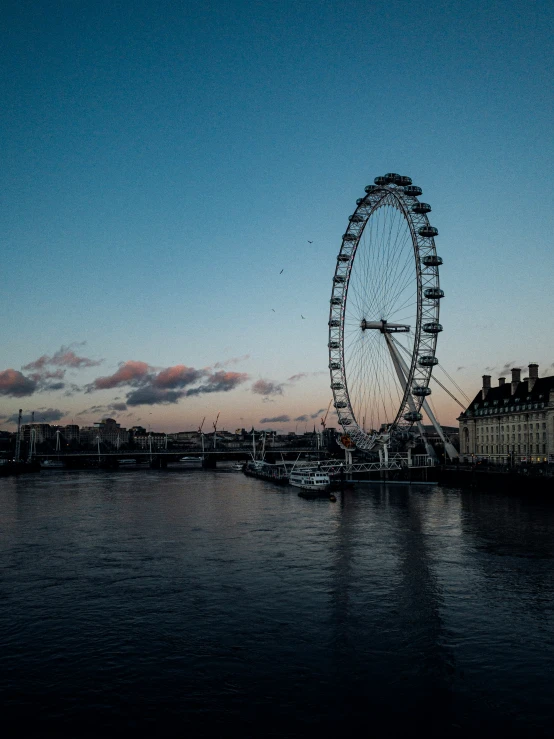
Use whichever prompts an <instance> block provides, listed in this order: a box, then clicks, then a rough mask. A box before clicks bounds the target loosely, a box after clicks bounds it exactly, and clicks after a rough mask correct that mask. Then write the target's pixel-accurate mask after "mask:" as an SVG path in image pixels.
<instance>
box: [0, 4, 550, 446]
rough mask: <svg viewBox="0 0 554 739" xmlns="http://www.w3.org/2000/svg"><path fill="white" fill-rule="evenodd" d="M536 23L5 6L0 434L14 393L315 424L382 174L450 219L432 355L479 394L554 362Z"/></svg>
mask: <svg viewBox="0 0 554 739" xmlns="http://www.w3.org/2000/svg"><path fill="white" fill-rule="evenodd" d="M553 21H554V6H552V4H551V3H549V2H543V1H542V0H537V1H536V2H532V3H522V2H520V1H519V2H514V1H512V0H505V2H502V3H499V2H490V1H488V0H479V1H476V0H465V1H464V2H457V1H456V0H450V1H448V2H439V1H437V0H430V1H429V2H426V3H405V2H400V1H399V0H397V1H395V0H388V1H387V2H383V1H382V0H374V1H373V2H371V3H367V2H358V1H357V0H350V1H346V0H345V1H340V0H337V1H334V2H331V1H329V0H327V1H325V2H324V1H321V0H311V1H310V2H303V1H302V0H296V1H295V2H288V1H287V0H280V1H279V2H273V1H272V0H264V2H258V1H255V0H243V1H240V0H234V1H233V0H230V1H229V2H227V3H225V4H222V3H219V2H218V3H215V2H212V1H211V0H202V2H196V1H195V0H189V1H188V2H186V3H176V2H164V0H158V1H157V2H151V1H145V0H133V1H132V2H131V1H130V0H121V1H120V2H118V3H113V2H105V1H104V0H94V2H93V1H92V0H81V1H78V0H74V1H69V0H67V2H55V1H51V2H45V1H44V0H41V2H36V1H33V0H28V1H26V0H18V2H11V1H9V0H8V2H6V3H5V5H4V6H3V23H2V28H1V30H0V35H1V37H2V38H1V41H2V43H1V51H0V56H1V62H2V64H1V66H2V70H3V73H2V77H1V82H0V84H1V96H2V101H3V105H2V109H1V111H0V125H1V131H2V141H3V147H2V150H1V154H0V156H1V157H2V162H1V164H2V166H1V167H0V178H1V183H0V184H1V192H2V199H3V207H2V209H1V212H0V219H1V232H2V241H1V245H0V259H1V262H0V263H1V266H2V270H1V275H2V290H1V293H0V311H1V316H2V321H1V325H0V429H4V430H14V428H15V426H14V414H16V413H17V409H18V408H22V409H23V411H24V413H25V414H29V413H30V412H31V411H35V420H46V421H49V422H57V423H62V424H64V423H71V422H75V423H79V425H88V424H91V423H93V422H94V421H98V420H100V418H102V417H104V416H110V417H113V418H116V419H117V420H118V422H120V423H121V424H122V426H125V427H130V426H132V425H135V424H140V425H143V426H145V427H148V428H151V429H152V430H158V431H179V430H189V429H195V428H197V427H198V426H199V425H200V423H201V422H202V419H203V418H204V417H206V422H205V425H206V427H209V428H210V430H211V424H212V422H213V421H214V420H215V417H216V415H217V413H218V412H219V413H220V420H219V427H220V428H225V429H227V430H234V429H235V428H237V427H242V426H244V427H250V426H251V425H254V426H256V427H257V428H260V427H261V428H273V429H278V430H281V431H295V430H297V431H298V433H301V432H303V431H304V430H305V429H311V428H313V425H314V423H315V424H318V420H319V418H320V417H321V416H322V415H324V411H325V409H326V408H327V405H328V403H329V400H330V398H331V391H330V388H329V375H328V369H327V365H328V349H327V341H328V327H327V321H328V311H329V298H330V294H331V281H332V277H333V274H334V269H335V263H336V255H337V253H338V251H339V248H340V244H341V235H342V234H343V233H344V231H345V229H346V225H347V223H348V215H349V214H350V213H352V212H353V210H354V209H355V201H356V199H357V198H359V197H361V196H362V195H363V194H364V187H365V186H366V185H367V184H370V183H371V182H373V179H374V177H375V176H377V175H382V174H384V173H385V172H391V171H392V172H399V173H400V174H403V175H408V176H410V177H411V178H412V179H413V182H414V184H417V185H419V186H420V187H421V188H422V189H423V196H422V199H423V200H424V201H425V202H428V203H430V204H431V205H432V208H433V210H432V213H431V214H430V220H431V223H432V224H433V225H434V226H436V227H437V228H438V229H439V236H438V237H437V239H436V245H437V251H438V253H439V254H440V255H441V256H442V258H443V259H444V266H443V268H442V269H441V286H442V288H443V289H444V291H445V294H446V297H445V298H444V300H443V301H442V303H441V323H442V324H443V326H444V331H443V333H442V334H441V335H440V336H439V341H438V346H437V356H438V357H439V360H440V362H441V365H442V366H443V367H444V368H445V369H446V370H447V372H448V373H449V374H450V375H451V376H452V377H453V378H454V379H455V381H456V383H457V384H458V385H459V386H460V387H461V388H462V389H463V390H464V392H465V393H467V394H468V395H469V396H471V397H473V396H474V395H475V393H476V392H477V390H478V389H479V388H480V386H481V375H482V374H491V375H492V376H493V384H494V383H495V382H496V378H497V377H498V376H499V375H501V374H506V371H508V377H509V368H510V367H511V366H520V367H522V368H523V369H524V375H525V374H526V373H525V368H526V366H527V364H528V363H529V362H538V363H539V365H540V374H541V375H545V374H554V364H553V363H554V351H553V347H552V343H551V337H552V336H553V335H554V318H553V310H552V277H553V274H554V256H553V249H552V239H553V234H554V228H553V226H554V216H553V212H554V210H553V208H552V194H551V191H552V187H551V185H550V184H549V180H548V177H549V174H550V173H551V172H552V171H553V167H552V164H553V150H554V143H553V141H554V138H553V136H552V112H553V98H552V90H553V65H554V61H553V60H554V49H553V45H554V43H553V39H554V22H553ZM431 216H432V217H431ZM281 270H282V271H281ZM437 376H438V378H439V379H442V381H443V382H446V380H445V377H444V376H443V375H441V373H440V371H439V372H438V374H437ZM450 387H451V388H452V386H450ZM452 389H453V388H452ZM454 392H455V394H457V395H458V397H460V393H459V392H458V391H457V390H454ZM460 399H461V400H463V398H461V397H460ZM433 401H434V407H435V409H436V411H437V413H438V415H439V418H440V420H441V422H442V423H443V424H445V425H449V424H454V423H456V421H455V419H456V416H457V415H458V412H459V411H460V410H461V408H459V406H457V405H456V403H454V401H452V399H451V398H450V397H449V396H447V395H446V394H444V393H442V394H441V391H440V390H438V389H435V390H434V393H433ZM296 419H300V420H296ZM332 420H333V416H332V415H331V414H330V416H329V423H328V425H332Z"/></svg>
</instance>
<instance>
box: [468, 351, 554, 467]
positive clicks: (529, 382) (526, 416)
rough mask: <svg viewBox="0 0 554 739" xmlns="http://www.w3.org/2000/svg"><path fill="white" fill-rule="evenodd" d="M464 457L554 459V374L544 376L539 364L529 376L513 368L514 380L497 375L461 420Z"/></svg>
mask: <svg viewBox="0 0 554 739" xmlns="http://www.w3.org/2000/svg"><path fill="white" fill-rule="evenodd" d="M458 421H459V424H460V456H461V458H462V459H465V460H466V461H471V460H472V459H473V460H474V459H476V458H481V459H487V460H489V461H490V462H497V463H503V464H506V463H511V462H514V463H521V462H525V463H528V462H534V463H536V462H554V377H539V366H538V364H530V365H529V377H525V378H524V379H523V380H521V370H520V369H515V368H514V369H512V381H511V382H506V378H505V377H499V378H498V385H497V386H496V387H491V377H490V375H483V386H482V389H481V390H480V391H479V392H478V393H477V395H476V396H475V398H474V399H473V401H472V402H471V403H470V404H469V406H468V407H467V408H466V410H465V411H464V412H463V413H462V414H460V416H459V418H458Z"/></svg>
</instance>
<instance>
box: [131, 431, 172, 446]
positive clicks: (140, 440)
mask: <svg viewBox="0 0 554 739" xmlns="http://www.w3.org/2000/svg"><path fill="white" fill-rule="evenodd" d="M133 442H134V445H135V447H136V448H137V449H150V448H152V449H165V448H166V446H167V434H158V433H156V432H155V431H150V432H148V433H147V434H134V435H133Z"/></svg>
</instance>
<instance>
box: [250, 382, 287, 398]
mask: <svg viewBox="0 0 554 739" xmlns="http://www.w3.org/2000/svg"><path fill="white" fill-rule="evenodd" d="M251 389H252V392H253V393H256V394H257V395H282V394H283V383H279V382H274V381H273V380H257V381H256V382H255V383H254V384H253V385H252V388H251Z"/></svg>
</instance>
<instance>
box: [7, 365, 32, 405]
mask: <svg viewBox="0 0 554 739" xmlns="http://www.w3.org/2000/svg"><path fill="white" fill-rule="evenodd" d="M36 389H37V382H36V380H33V379H32V378H30V377H25V375H23V374H22V373H21V372H19V370H14V369H7V370H3V371H2V372H0V395H11V396H12V397H14V398H22V397H24V396H25V395H32V394H33V393H34V392H35V390H36Z"/></svg>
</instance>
